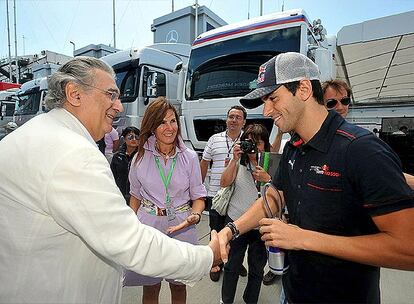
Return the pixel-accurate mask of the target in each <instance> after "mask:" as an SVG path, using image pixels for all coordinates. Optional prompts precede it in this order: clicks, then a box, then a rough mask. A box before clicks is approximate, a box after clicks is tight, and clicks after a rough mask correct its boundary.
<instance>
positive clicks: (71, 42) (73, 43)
mask: <svg viewBox="0 0 414 304" xmlns="http://www.w3.org/2000/svg"><path fill="white" fill-rule="evenodd" d="M69 43H70V44H72V45H73V57H75V42H73V41H69Z"/></svg>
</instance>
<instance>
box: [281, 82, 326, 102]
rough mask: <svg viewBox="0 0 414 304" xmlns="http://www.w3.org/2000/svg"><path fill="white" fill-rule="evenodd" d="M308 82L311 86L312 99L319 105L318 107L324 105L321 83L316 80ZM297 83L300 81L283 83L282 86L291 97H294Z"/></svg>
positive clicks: (297, 86)
mask: <svg viewBox="0 0 414 304" xmlns="http://www.w3.org/2000/svg"><path fill="white" fill-rule="evenodd" d="M310 82H311V84H312V92H313V93H312V96H313V98H315V100H316V101H317V103H319V104H320V105H324V102H323V93H322V86H321V82H320V81H319V80H317V79H314V80H310ZM299 83H300V81H292V82H288V83H284V84H283V85H284V86H285V88H286V89H287V90H288V91H289V92H290V93H292V94H293V96H295V95H296V91H297V90H298V88H299Z"/></svg>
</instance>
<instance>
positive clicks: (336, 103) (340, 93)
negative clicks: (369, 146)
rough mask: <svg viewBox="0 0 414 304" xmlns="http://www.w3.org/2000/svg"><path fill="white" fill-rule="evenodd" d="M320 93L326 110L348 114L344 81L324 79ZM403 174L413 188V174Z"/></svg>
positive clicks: (347, 89) (349, 92)
mask: <svg viewBox="0 0 414 304" xmlns="http://www.w3.org/2000/svg"><path fill="white" fill-rule="evenodd" d="M322 93H323V100H324V102H325V107H326V108H327V109H328V111H329V110H335V111H336V112H338V113H339V114H340V115H341V116H342V117H343V118H346V117H347V116H348V111H349V104H350V103H351V95H352V90H351V88H350V87H349V86H348V84H347V83H346V82H345V81H342V80H339V79H332V80H327V81H325V82H324V83H322ZM403 174H404V177H405V180H406V182H407V184H408V185H409V186H410V188H411V189H414V176H413V175H410V174H408V173H403Z"/></svg>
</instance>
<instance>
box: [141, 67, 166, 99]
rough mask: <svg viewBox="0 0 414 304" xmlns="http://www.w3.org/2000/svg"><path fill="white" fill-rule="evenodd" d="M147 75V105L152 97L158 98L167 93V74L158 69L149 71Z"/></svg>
mask: <svg viewBox="0 0 414 304" xmlns="http://www.w3.org/2000/svg"><path fill="white" fill-rule="evenodd" d="M145 77H146V90H145V97H146V99H145V102H144V104H145V105H147V104H148V103H149V99H150V98H156V97H159V96H165V95H166V93H167V92H166V80H165V74H164V73H160V72H156V71H147V72H146V73H145Z"/></svg>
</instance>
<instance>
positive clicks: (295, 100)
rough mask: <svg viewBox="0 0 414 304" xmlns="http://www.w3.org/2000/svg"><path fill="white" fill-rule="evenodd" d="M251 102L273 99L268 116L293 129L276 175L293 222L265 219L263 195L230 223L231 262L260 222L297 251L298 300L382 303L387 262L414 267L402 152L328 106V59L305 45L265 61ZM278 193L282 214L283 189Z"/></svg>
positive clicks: (224, 240)
mask: <svg viewBox="0 0 414 304" xmlns="http://www.w3.org/2000/svg"><path fill="white" fill-rule="evenodd" d="M241 103H242V104H243V105H244V106H246V107H257V106H258V105H260V104H262V103H264V110H263V114H264V115H265V116H268V117H272V119H273V120H274V122H275V124H276V125H277V126H278V127H279V128H280V129H281V130H282V131H283V132H292V131H293V135H292V139H291V141H290V142H289V143H288V146H287V147H285V150H284V153H283V156H282V159H281V161H280V165H279V168H278V171H277V173H276V174H275V176H274V178H273V181H272V182H273V184H274V185H275V186H276V187H277V189H278V191H279V194H280V200H281V203H282V205H285V204H286V206H287V208H288V210H289V218H290V219H289V222H290V224H286V223H283V222H282V221H279V220H277V219H267V218H265V217H266V214H265V209H264V208H263V200H262V199H258V200H257V201H256V202H255V203H254V205H253V206H252V207H251V208H250V209H249V210H247V212H246V213H244V214H243V215H242V216H241V217H240V218H239V219H238V220H236V221H235V222H234V223H233V224H232V226H233V227H228V226H227V227H225V228H224V229H223V230H222V231H220V233H219V239H220V245H221V250H222V259H223V261H224V262H226V261H227V253H226V252H225V249H226V245H227V244H228V242H229V241H230V240H231V239H234V238H236V237H237V236H238V235H239V234H243V233H246V232H247V231H249V230H251V229H253V228H254V227H257V226H258V225H260V232H261V233H262V240H264V241H265V244H266V245H267V246H273V247H279V248H282V249H285V250H289V251H288V252H287V256H288V258H289V262H290V268H289V270H288V271H287V273H286V274H284V275H283V288H284V290H285V293H286V297H287V300H288V302H292V303H309V302H318V303H327V302H328V303H334V302H335V303H338V302H343V303H380V289H379V279H380V269H379V267H389V268H396V269H404V270H414V259H413V256H414V243H413V242H412V235H411V234H412V231H413V230H414V208H413V207H414V199H413V197H412V193H411V190H410V188H409V187H408V185H407V183H406V182H405V179H404V177H403V174H402V172H401V163H400V161H399V159H398V157H397V155H396V154H395V153H394V152H393V151H392V150H391V149H390V148H389V147H388V146H387V145H386V144H385V143H384V142H382V141H381V140H380V139H378V138H377V137H376V136H375V135H374V134H372V133H371V132H369V131H368V130H365V129H362V128H360V127H358V126H355V125H352V124H349V123H347V122H346V121H345V120H344V119H343V117H341V116H340V115H339V114H338V113H337V112H336V111H330V112H328V111H327V109H326V108H325V106H324V102H323V95H322V88H321V84H320V81H319V70H318V67H317V66H316V64H315V63H314V62H312V61H311V60H310V59H309V58H307V57H306V56H304V55H302V54H299V53H283V54H279V55H278V56H276V57H274V58H272V59H271V60H269V61H268V62H266V63H264V64H263V65H262V66H261V67H260V72H259V77H258V81H257V89H255V90H254V91H253V92H251V93H249V94H248V95H246V96H245V97H244V98H242V99H241ZM378 172H380V174H378ZM268 196H269V197H271V199H270V200H269V201H270V205H271V208H272V209H273V210H272V212H273V213H275V211H276V208H277V207H276V206H277V204H276V201H277V200H279V195H277V194H276V192H275V191H274V190H269V191H268ZM397 223H398V224H397ZM315 278H317V279H315Z"/></svg>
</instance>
